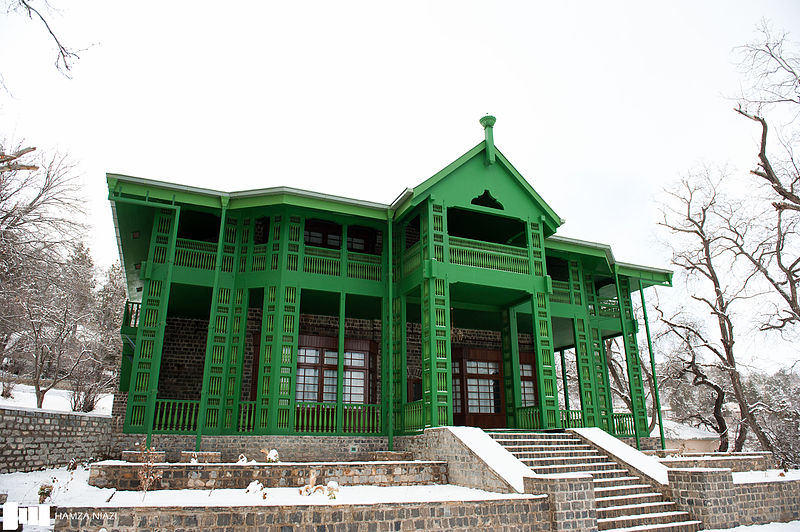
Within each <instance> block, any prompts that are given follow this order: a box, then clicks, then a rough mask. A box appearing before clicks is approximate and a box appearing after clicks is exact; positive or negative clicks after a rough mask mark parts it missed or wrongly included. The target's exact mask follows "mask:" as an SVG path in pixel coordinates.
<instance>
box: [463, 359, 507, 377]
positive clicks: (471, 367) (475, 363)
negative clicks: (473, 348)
mask: <svg viewBox="0 0 800 532" xmlns="http://www.w3.org/2000/svg"><path fill="white" fill-rule="evenodd" d="M467 373H477V374H479V375H499V374H500V365H499V364H498V363H497V362H486V361H483V360H467Z"/></svg>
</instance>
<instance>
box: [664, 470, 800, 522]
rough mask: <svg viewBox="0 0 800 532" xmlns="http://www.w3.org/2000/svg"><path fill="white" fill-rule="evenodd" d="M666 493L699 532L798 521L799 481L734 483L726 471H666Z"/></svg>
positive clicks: (731, 476)
mask: <svg viewBox="0 0 800 532" xmlns="http://www.w3.org/2000/svg"><path fill="white" fill-rule="evenodd" d="M669 490H670V492H671V496H672V500H673V501H674V502H675V503H676V504H677V506H678V508H679V509H681V510H684V511H687V512H689V514H690V515H691V516H692V518H694V519H697V520H699V521H702V523H703V528H732V527H736V526H740V525H760V524H765V523H770V522H774V521H782V522H787V521H793V520H796V519H800V480H786V481H769V482H752V483H750V482H748V483H734V482H733V474H732V473H731V470H730V469H712V468H705V469H704V468H696V469H670V470H669Z"/></svg>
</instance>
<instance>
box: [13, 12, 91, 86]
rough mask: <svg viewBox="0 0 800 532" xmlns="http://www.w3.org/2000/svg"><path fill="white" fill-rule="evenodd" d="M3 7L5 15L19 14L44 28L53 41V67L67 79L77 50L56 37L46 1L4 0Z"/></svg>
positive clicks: (76, 58) (75, 58)
mask: <svg viewBox="0 0 800 532" xmlns="http://www.w3.org/2000/svg"><path fill="white" fill-rule="evenodd" d="M3 7H4V8H5V9H4V10H5V12H6V14H7V15H10V14H12V13H20V14H22V15H24V16H26V17H28V19H30V20H33V21H36V22H37V23H40V24H41V25H42V27H44V29H45V31H46V32H47V35H48V36H49V37H50V39H51V40H52V41H53V44H55V47H56V60H55V67H56V69H58V71H59V72H61V73H62V74H64V75H65V76H67V77H69V73H70V70H72V65H73V64H74V63H75V61H77V60H78V59H79V56H78V52H79V51H78V50H74V49H71V48H69V47H68V46H66V45H65V44H64V43H63V42H62V40H61V39H60V38H59V37H58V35H57V34H56V32H55V30H53V27H52V24H51V23H50V22H49V21H48V17H49V16H50V15H51V14H52V11H53V8H52V7H51V6H50V4H49V3H48V2H47V0H42V1H37V0H5V1H4V2H3ZM0 83H2V78H0Z"/></svg>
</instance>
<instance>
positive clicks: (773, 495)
mask: <svg viewBox="0 0 800 532" xmlns="http://www.w3.org/2000/svg"><path fill="white" fill-rule="evenodd" d="M734 489H735V490H736V508H737V510H738V513H739V525H762V524H765V523H772V522H774V521H780V522H784V523H785V522H788V521H796V520H798V519H800V480H788V481H776V482H752V483H750V482H748V483H746V484H744V483H742V484H734Z"/></svg>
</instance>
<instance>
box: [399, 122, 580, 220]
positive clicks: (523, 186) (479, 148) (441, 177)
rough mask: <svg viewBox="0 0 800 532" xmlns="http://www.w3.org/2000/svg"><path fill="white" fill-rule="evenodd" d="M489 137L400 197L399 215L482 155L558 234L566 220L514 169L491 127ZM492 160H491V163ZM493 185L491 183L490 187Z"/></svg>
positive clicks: (487, 164)
mask: <svg viewBox="0 0 800 532" xmlns="http://www.w3.org/2000/svg"><path fill="white" fill-rule="evenodd" d="M486 129H487V135H486V139H485V140H483V141H481V142H479V143H478V144H477V145H476V146H475V147H473V148H472V149H470V150H469V151H467V152H466V153H465V154H464V155H462V156H461V157H459V158H458V159H456V160H455V161H453V162H452V163H450V164H449V165H447V166H446V167H445V168H443V169H442V170H440V171H439V172H437V173H436V174H435V175H433V176H432V177H430V178H428V179H426V180H425V181H423V182H422V183H420V184H419V185H417V186H416V187H414V188H413V189H410V190H411V194H408V193H406V194H405V195H404V196H403V197H401V198H399V199H398V201H396V202H395V203H394V204H393V205H392V207H393V208H394V209H395V211H396V212H395V217H400V216H402V214H403V212H405V211H407V210H408V209H410V208H413V207H414V206H416V205H418V204H419V203H420V202H421V201H423V200H424V199H426V198H427V197H428V196H429V195H430V194H431V192H432V191H433V190H434V189H435V188H436V187H437V186H438V185H440V184H441V183H442V182H444V181H445V180H447V179H452V178H453V174H455V173H457V172H458V170H459V169H461V168H462V167H464V166H465V165H467V164H468V163H470V162H472V161H474V160H475V158H476V157H479V156H480V155H481V154H483V155H484V157H483V158H484V159H485V161H486V166H487V167H488V166H491V165H498V166H499V167H500V168H502V169H503V170H505V172H504V173H505V175H506V176H508V178H509V179H512V180H514V181H515V182H516V184H517V185H518V187H519V188H520V190H521V192H522V193H523V194H524V195H526V196H527V197H528V198H529V200H530V201H531V202H532V203H534V204H535V205H536V206H537V207H538V209H537V210H539V211H540V212H541V213H542V215H543V217H544V223H545V226H546V230H545V234H546V235H550V234H553V233H555V231H556V229H557V228H558V227H559V226H560V225H561V224H562V223H564V220H562V219H561V217H560V216H558V215H557V214H556V212H555V211H554V210H553V209H552V208H551V207H550V205H548V204H547V202H546V201H544V199H542V197H541V196H540V195H539V194H538V193H537V192H536V191H535V190H534V189H533V187H532V186H531V185H530V183H528V181H527V180H526V179H525V178H524V177H522V174H520V173H519V171H518V170H517V169H516V168H514V165H513V164H511V162H510V161H509V160H508V159H507V158H506V157H505V155H503V154H502V153H501V152H500V150H498V149H497V148H496V147H495V146H494V142H493V139H492V135H491V126H488V127H486ZM489 161H491V162H489ZM489 186H490V185H487V188H488V187H489Z"/></svg>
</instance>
